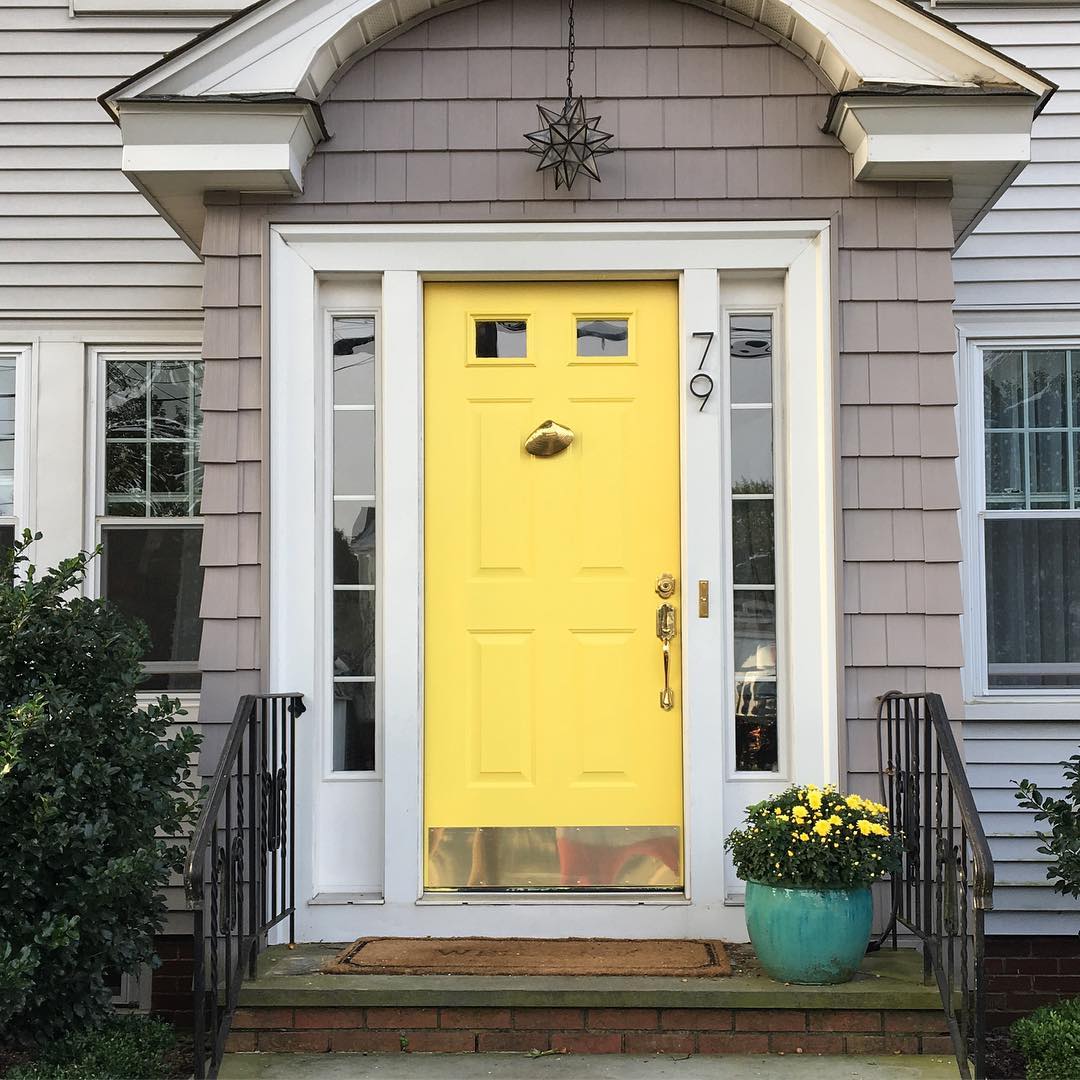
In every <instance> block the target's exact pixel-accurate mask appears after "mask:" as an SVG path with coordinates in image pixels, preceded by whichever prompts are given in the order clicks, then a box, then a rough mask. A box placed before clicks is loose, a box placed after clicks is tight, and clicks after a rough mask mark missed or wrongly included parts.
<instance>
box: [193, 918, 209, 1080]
mask: <svg viewBox="0 0 1080 1080" xmlns="http://www.w3.org/2000/svg"><path fill="white" fill-rule="evenodd" d="M205 930H206V928H205V926H204V924H203V909H202V902H201V901H200V902H199V904H198V905H197V906H196V908H195V910H194V911H193V912H192V936H193V937H194V939H195V952H194V955H193V956H192V973H191V989H192V997H193V998H194V1000H195V1010H194V1013H195V1015H194V1018H193V1021H194V1022H193V1028H194V1030H193V1032H192V1038H193V1039H194V1045H193V1047H192V1050H193V1054H194V1062H193V1064H194V1071H195V1080H205V1077H206V940H205Z"/></svg>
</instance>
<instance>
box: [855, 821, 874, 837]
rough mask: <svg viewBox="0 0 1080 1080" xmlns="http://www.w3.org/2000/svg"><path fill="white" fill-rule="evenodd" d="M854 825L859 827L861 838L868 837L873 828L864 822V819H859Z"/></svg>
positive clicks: (867, 822)
mask: <svg viewBox="0 0 1080 1080" xmlns="http://www.w3.org/2000/svg"><path fill="white" fill-rule="evenodd" d="M855 824H856V825H857V826H858V827H859V832H861V833H862V834H863V836H869V835H870V834H871V833H872V832H873V831H874V827H873V826H872V825H871V824H870V822H869V821H867V820H866V818H859V820H858V821H857V822H855Z"/></svg>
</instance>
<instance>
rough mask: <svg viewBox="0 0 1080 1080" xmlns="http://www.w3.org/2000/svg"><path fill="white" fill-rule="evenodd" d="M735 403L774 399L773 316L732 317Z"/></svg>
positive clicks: (732, 373)
mask: <svg viewBox="0 0 1080 1080" xmlns="http://www.w3.org/2000/svg"><path fill="white" fill-rule="evenodd" d="M731 400H732V401H733V402H736V403H738V404H746V403H748V402H749V403H753V402H760V401H771V400H772V316H771V315H732V316H731Z"/></svg>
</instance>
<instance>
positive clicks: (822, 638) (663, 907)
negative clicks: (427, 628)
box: [268, 220, 843, 940]
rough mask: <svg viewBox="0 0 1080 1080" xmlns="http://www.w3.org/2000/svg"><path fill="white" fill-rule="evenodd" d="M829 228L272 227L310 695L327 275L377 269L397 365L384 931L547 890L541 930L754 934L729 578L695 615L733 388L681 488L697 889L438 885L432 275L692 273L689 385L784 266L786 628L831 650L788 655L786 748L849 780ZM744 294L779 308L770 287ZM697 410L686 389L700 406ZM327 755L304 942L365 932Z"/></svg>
mask: <svg viewBox="0 0 1080 1080" xmlns="http://www.w3.org/2000/svg"><path fill="white" fill-rule="evenodd" d="M831 228H832V223H831V222H830V221H828V220H824V221H820V220H812V221H782V222H781V221H761V222H757V221H755V222H707V221H706V222H600V223H594V222H590V223H571V222H551V223H549V222H544V223H527V224H510V223H505V224H504V223H499V224H474V223H464V224H431V225H421V224H415V225H414V224H385V225H350V224H329V225H328V224H315V223H311V224H290V225H272V226H271V229H270V240H269V247H268V254H269V260H270V266H269V275H270V307H269V311H270V315H269V318H270V327H269V332H270V390H269V403H268V414H269V422H270V427H271V430H273V431H274V432H275V433H276V434H275V437H274V439H272V440H271V445H270V483H271V499H270V513H269V525H270V566H269V572H270V610H271V612H272V619H271V625H270V642H269V645H270V649H269V664H268V669H269V679H270V682H271V684H272V685H274V686H280V687H285V686H286V685H287V686H288V688H289V689H290V690H297V691H301V692H303V693H305V694H310V695H314V694H316V693H317V692H318V686H319V685H320V679H321V675H320V670H321V669H320V667H319V663H318V658H317V657H316V656H315V655H314V653H315V650H314V648H313V645H314V643H315V639H316V637H317V624H316V622H315V618H316V616H315V613H314V612H313V611H312V610H311V607H312V605H311V602H310V597H311V596H312V595H313V594H315V593H317V589H318V586H317V582H318V580H319V572H318V571H317V569H316V567H315V565H314V564H315V562H316V561H317V557H316V555H315V553H314V549H313V547H312V545H313V543H314V540H313V537H312V534H311V522H312V521H313V520H315V519H316V518H317V516H318V510H317V507H316V505H315V503H316V498H315V495H316V492H317V488H316V487H315V486H314V485H313V484H312V475H313V473H312V462H311V460H310V459H311V449H310V448H311V447H312V446H314V445H317V444H318V442H319V439H318V436H317V433H316V431H315V426H316V425H317V423H318V421H319V418H320V417H321V416H322V413H321V412H320V411H318V410H316V409H314V408H313V407H312V406H311V405H310V404H305V403H309V402H311V401H313V400H314V398H315V396H316V389H315V385H314V382H315V380H314V373H315V372H316V371H318V370H320V366H321V365H325V363H326V360H325V355H326V354H325V329H324V325H323V323H322V320H321V318H320V317H319V314H318V304H319V301H318V297H319V295H320V289H321V288H322V284H321V283H322V282H324V281H333V280H340V279H341V276H342V275H350V276H352V275H357V276H369V277H370V276H374V277H376V278H377V279H378V280H380V281H381V303H380V307H381V309H382V319H383V322H382V330H381V333H380V337H381V343H382V352H383V355H384V356H385V357H389V358H392V362H390V361H388V362H387V363H386V364H384V367H383V378H382V385H381V389H380V398H379V405H380V408H381V416H382V418H383V423H382V425H381V432H382V436H381V443H382V451H383V460H382V467H381V478H382V481H383V483H382V487H381V491H382V492H383V493H384V494H383V497H382V499H381V501H380V506H381V508H382V514H381V519H382V522H381V523H382V525H383V527H384V531H383V534H382V535H383V536H384V537H385V536H387V535H388V533H389V531H390V530H392V534H393V541H392V542H391V543H389V544H384V545H383V547H382V549H381V553H382V558H381V560H380V566H379V570H378V581H379V585H380V587H381V589H382V592H383V595H384V597H391V596H392V597H393V598H394V599H393V603H388V604H386V605H385V607H384V611H383V616H382V623H381V635H382V638H381V643H382V657H383V665H382V671H383V674H382V686H383V692H384V697H383V701H384V705H383V709H384V711H385V714H386V716H387V717H389V718H391V722H390V723H388V724H386V726H385V728H384V744H383V771H384V776H385V782H386V792H385V794H386V812H385V821H384V825H383V832H382V840H383V845H382V846H383V850H384V852H385V855H384V857H383V861H382V862H381V864H380V865H381V869H382V872H383V873H382V892H381V896H382V903H381V905H380V906H371V907H369V908H368V909H367V911H366V912H365V920H366V926H367V927H368V930H369V931H370V932H371V933H380V934H392V935H394V934H396V935H401V934H404V935H406V936H409V935H421V936H422V935H424V934H429V933H439V934H446V933H472V934H475V933H489V934H490V933H514V932H520V931H521V929H522V923H521V921H520V915H519V914H515V913H514V911H513V908H514V907H515V906H518V905H520V904H522V903H524V902H529V903H530V904H531V911H532V914H531V915H530V922H529V928H530V929H529V932H530V933H536V934H540V935H544V936H551V935H553V934H554V935H555V936H558V934H563V935H566V934H570V935H572V936H595V935H596V934H602V933H604V932H610V931H611V928H612V926H613V925H614V926H617V928H619V929H620V932H624V933H627V934H629V935H630V936H635V935H641V934H647V935H651V936H657V935H658V934H659V935H660V936H673V937H678V936H683V935H684V934H685V933H706V932H708V933H712V934H716V933H723V932H725V927H726V928H727V929H726V932H727V933H730V934H736V933H742V932H743V931H742V930H741V929H740V927H741V925H742V915H741V913H739V912H737V911H734V912H732V914H731V915H730V916H724V917H723V919H722V923H723V925H720V924H717V922H716V919H717V912H718V911H719V910H720V909H721V907H722V905H723V904H724V902H725V900H726V892H725V881H724V878H725V872H724V859H723V852H722V838H723V835H724V831H725V829H727V828H729V827H730V826H731V825H733V824H735V822H734V821H731V820H728V819H729V817H730V815H725V812H724V809H723V795H722V790H721V789H722V787H723V785H720V784H717V783H716V774H717V770H718V769H721V770H722V769H724V768H725V765H724V763H725V760H726V758H725V745H724V744H725V740H726V726H725V724H724V723H722V718H723V717H724V716H725V715H726V714H727V713H729V712H730V709H731V706H730V703H729V699H728V696H727V683H726V680H725V679H724V678H723V676H722V674H721V673H722V670H723V668H722V664H723V660H722V658H724V657H727V656H729V655H730V651H729V648H728V635H727V633H726V631H724V619H723V618H721V617H720V614H721V613H720V611H719V610H718V607H717V606H715V599H716V598H717V597H716V593H715V592H714V593H713V597H714V608H713V614H712V616H711V618H709V619H707V620H705V619H697V618H695V617H694V616H695V615H696V610H695V604H694V601H695V599H696V591H695V590H696V583H697V581H698V580H699V579H708V580H711V582H712V583H713V588H714V589H718V588H720V587H721V586H720V583H721V582H723V581H726V580H728V577H729V574H727V573H725V571H726V568H727V566H728V565H729V564H730V551H729V550H728V548H727V545H726V541H725V538H724V532H723V523H722V517H721V514H722V507H723V504H724V501H725V497H726V496H725V495H724V493H722V491H721V484H720V481H719V475H718V474H719V462H720V459H721V449H720V448H721V446H722V442H721V436H722V431H721V428H720V425H719V423H718V418H717V416H716V415H715V412H716V410H717V409H719V402H718V400H717V399H718V398H719V395H718V394H717V395H714V402H713V404H711V405H709V406H707V408H706V416H707V418H708V420H709V422H708V423H702V424H696V425H693V427H692V428H691V427H690V426H689V425H687V426H686V427H685V429H684V431H683V432H682V439H683V445H682V455H683V482H684V483H695V484H696V483H697V480H695V479H692V477H691V474H693V477H699V478H700V477H701V476H703V475H707V476H708V477H709V478H710V479H709V485H710V486H709V490H708V492H707V493H706V494H705V495H703V497H701V498H697V497H696V495H695V498H693V499H689V500H687V499H685V498H684V499H683V500H682V504H683V514H684V524H683V533H682V535H683V544H684V552H683V560H682V567H683V571H682V572H683V575H684V578H685V582H684V588H685V586H686V584H687V583H690V590H689V591H688V592H684V601H686V603H684V610H683V615H684V617H683V620H682V623H681V628H680V632H681V633H682V634H683V663H684V678H683V684H682V685H683V687H684V699H685V701H684V710H685V711H684V721H685V731H686V736H685V737H684V750H685V753H686V758H685V768H684V782H685V783H686V785H687V787H686V791H687V792H688V793H689V794H690V797H689V798H687V799H685V800H684V804H685V807H686V819H685V820H686V842H687V862H686V868H687V876H686V891H685V897H680V898H663V899H655V898H648V897H646V898H644V899H642V898H635V897H630V898H622V899H619V898H612V897H610V896H598V897H594V898H592V899H589V898H581V897H574V898H569V899H567V898H559V897H557V896H556V897H553V896H544V897H540V898H537V899H534V900H532V901H524V900H522V898H520V897H507V898H500V897H491V898H487V897H481V898H475V897H470V898H469V899H468V901H467V902H463V901H461V900H460V899H458V898H455V897H449V898H433V897H429V896H425V895H424V891H423V854H424V842H423V841H424V837H423V830H422V824H421V823H422V813H421V811H422V804H421V800H422V790H423V777H422V768H421V762H422V761H423V725H422V717H423V686H422V678H421V673H422V671H423V654H422V643H423V580H422V579H423V574H422V567H423V561H422V560H423V546H422V544H423V521H422V508H423V472H422V439H423V398H422V393H421V388H422V386H423V379H422V369H423V303H422V292H423V284H424V282H425V281H431V280H445V279H448V278H449V279H454V278H460V277H466V278H472V279H481V280H491V279H496V278H500V277H502V278H506V277H513V278H515V279H518V280H520V279H522V278H526V279H544V278H548V279H550V278H553V277H557V278H559V279H566V278H568V277H569V278H574V277H581V278H584V279H589V280H592V279H595V278H596V277H597V276H611V275H613V276H616V277H620V276H621V277H627V278H633V277H641V276H645V277H666V278H673V279H677V280H679V281H680V283H681V287H680V303H681V318H680V342H681V349H680V353H681V355H680V363H681V365H682V367H681V369H680V371H681V375H680V378H681V379H682V386H683V388H684V390H686V384H687V382H688V376H689V374H691V373H692V369H691V368H690V366H689V365H690V362H691V357H693V364H694V366H695V367H696V364H697V359H698V358H699V355H700V354H699V351H698V349H697V348H696V347H695V348H693V351H691V346H690V344H689V341H690V337H689V335H690V334H691V333H693V332H697V331H706V330H713V331H715V332H716V333H717V334H720V333H721V323H720V314H721V311H720V308H721V299H720V297H721V289H720V281H721V276H722V275H725V274H737V275H747V276H752V273H753V271H755V270H757V271H761V270H764V271H767V272H769V274H770V275H775V276H778V277H783V279H784V282H785V285H784V294H783V313H784V314H783V337H784V339H785V361H784V371H783V378H782V380H781V381H780V386H781V387H782V391H781V392H782V393H783V394H785V395H790V397H791V399H792V400H793V401H798V402H800V403H801V407H800V408H799V409H797V410H790V412H789V416H788V422H787V424H786V425H785V430H784V436H783V440H782V442H781V443H779V444H778V445H777V449H776V454H777V458H778V459H782V460H784V461H785V468H786V470H787V481H788V484H787V498H786V503H787V507H786V510H787V513H788V521H789V522H790V526H789V527H790V528H791V529H797V530H798V533H799V535H800V537H803V536H805V542H803V543H800V544H798V545H790V546H789V549H788V550H787V552H786V557H787V560H788V562H789V567H788V581H789V582H790V585H791V589H792V600H791V604H790V606H789V611H788V621H789V623H790V626H789V628H788V630H787V633H788V635H789V636H788V639H789V640H804V639H805V640H811V641H814V642H815V643H816V644H817V647H816V648H813V649H801V650H798V651H795V650H789V651H788V652H789V654H788V656H787V658H786V662H785V664H784V672H785V676H786V679H787V693H788V694H789V695H790V697H791V699H792V700H793V701H795V702H798V710H797V725H796V728H795V729H794V730H793V731H792V733H791V738H790V742H789V760H790V765H791V769H792V773H793V776H794V778H795V779H797V780H803V781H807V782H808V781H811V780H812V781H814V782H818V783H822V782H830V781H837V780H838V779H839V775H840V766H841V761H842V750H841V744H842V741H843V713H842V708H841V702H842V700H843V693H842V678H843V672H842V656H841V654H840V651H839V648H838V641H839V625H840V619H839V608H840V597H839V592H838V585H837V581H838V559H839V551H838V543H837V540H838V537H839V525H838V522H837V505H836V494H835V493H836V490H837V488H838V479H837V473H838V469H839V459H838V454H837V451H836V432H837V428H836V421H835V418H836V415H837V414H836V389H835V383H836V366H835V359H834V353H833V345H832V321H833V311H832V306H831V269H830V268H831V244H832V240H831ZM746 306H747V307H753V308H756V309H759V310H760V309H762V306H761V305H760V304H759V303H758V302H750V303H748V304H747V305H746ZM793 330H794V331H797V332H793ZM779 331H780V327H777V328H776V332H778V333H779ZM714 364H715V366H713V365H714ZM709 366H711V367H712V372H713V374H714V378H715V377H717V376H720V377H721V378H722V375H721V372H720V361H719V357H717V359H716V360H715V361H710V364H709V365H707V367H709ZM697 405H698V401H697V400H696V399H693V398H690V397H689V391H688V390H686V397H685V398H684V400H683V415H684V417H689V416H690V415H691V414H690V410H691V409H693V410H696V408H697ZM709 413H713V414H714V415H712V416H711V417H710V416H709V415H708V414H709ZM710 462H711V464H709V463H710ZM703 470H711V471H705V472H703ZM693 490H694V491H695V492H697V490H698V488H697V487H694V489H693ZM702 490H704V489H702ZM690 538H693V542H692V543H690ZM713 538H715V539H713ZM688 543H689V544H690V546H689V547H687V545H688ZM320 544H321V541H320ZM309 553H310V554H309ZM688 666H689V667H688ZM690 667H692V670H694V671H695V673H696V674H695V677H694V679H693V680H689V679H687V678H686V670H688V669H689V668H690ZM703 670H711V671H714V672H717V673H718V674H719V675H720V677H714V678H709V679H701V678H699V677H698V674H699V673H700V672H702V671H703ZM313 742H317V740H313ZM324 762H325V757H324V755H323V752H322V751H321V750H320V748H319V747H318V746H317V745H313V744H311V743H307V742H305V743H303V744H299V745H298V746H297V788H298V790H297V805H298V812H299V813H300V814H301V815H302V817H303V818H304V819H305V820H308V822H309V827H310V830H311V834H312V835H313V836H314V837H315V842H314V843H313V844H312V845H309V846H308V847H307V848H305V849H304V850H303V851H301V852H298V861H297V890H298V892H299V894H300V895H301V897H302V898H306V899H307V903H306V904H303V905H302V906H301V909H300V911H298V919H299V921H300V925H299V927H298V932H299V933H300V934H301V937H302V938H303V939H305V940H344V939H345V938H347V937H350V936H352V934H353V932H354V930H355V915H354V914H353V913H351V912H350V911H349V906H348V905H349V904H351V903H355V902H356V901H355V899H353V898H352V897H350V896H349V893H350V892H353V891H354V889H352V888H346V886H347V885H349V886H351V885H352V882H351V881H349V882H346V881H340V882H338V881H334V882H329V881H328V880H327V878H326V870H325V866H326V865H327V860H326V859H325V855H324V854H323V853H322V851H321V850H320V849H321V848H323V847H325V846H326V845H328V844H330V845H333V846H334V847H335V851H336V850H337V849H338V847H340V845H339V841H338V838H337V836H336V834H338V833H341V834H343V835H344V837H345V840H347V841H348V842H349V843H352V844H353V845H354V846H355V845H356V840H357V838H361V837H364V835H365V828H366V826H365V824H364V823H362V822H359V821H357V820H356V818H355V817H344V818H340V817H339V818H330V817H326V816H323V812H322V811H321V810H320V807H326V806H328V805H330V803H333V804H334V805H343V804H341V803H340V800H338V796H337V795H335V794H333V793H332V792H331V790H330V789H331V788H334V789H338V790H340V789H342V788H343V786H344V785H342V784H340V783H338V784H334V785H330V784H325V783H324V782H323V765H324ZM740 775H746V774H740ZM756 775H757V774H755V777H756ZM761 776H762V780H763V781H764V783H765V784H768V785H770V786H771V785H775V783H776V774H773V773H769V774H761ZM728 786H729V787H731V785H728ZM751 786H756V785H751V784H750V783H747V784H746V790H747V795H748V796H749V797H747V798H744V799H743V800H742V802H741V804H740V805H741V806H745V805H746V804H747V803H748V802H751V801H753V797H752V795H753V793H752V792H751V791H750V788H751ZM766 793H767V792H766ZM342 850H344V848H342ZM330 861H332V862H333V861H334V860H330ZM347 869H348V868H347V867H346V872H347ZM336 872H337V863H336V862H335V873H336ZM364 884H366V882H363V881H360V880H356V882H355V885H356V886H361V885H364ZM332 893H334V894H336V895H331V894H332ZM500 905H502V907H501V908H500ZM615 912H617V913H618V914H617V916H616V915H615V914H613V913H615ZM613 920H617V922H616V921H613ZM723 920H727V921H726V922H724V921H723Z"/></svg>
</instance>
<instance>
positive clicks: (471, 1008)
mask: <svg viewBox="0 0 1080 1080" xmlns="http://www.w3.org/2000/svg"><path fill="white" fill-rule="evenodd" d="M336 948H337V947H336V946H331V945H302V946H297V947H296V948H295V949H287V948H274V949H271V950H269V951H268V952H267V953H266V954H265V955H264V956H263V957H262V958H261V961H260V968H259V974H258V978H256V979H255V980H253V981H250V982H247V983H245V985H244V986H243V987H242V989H241V992H240V1007H239V1009H238V1010H237V1013H236V1015H235V1017H234V1020H233V1024H232V1030H231V1033H230V1036H229V1041H228V1044H227V1049H228V1050H229V1051H231V1052H234V1053H236V1052H239V1053H247V1052H264V1053H290V1054H303V1053H326V1052H327V1051H335V1052H344V1053H349V1052H362V1053H372V1054H382V1053H395V1052H397V1053H401V1052H402V1051H406V1052H412V1053H443V1054H459V1053H486V1052H502V1053H508V1052H522V1053H530V1052H532V1053H553V1054H565V1053H571V1054H598V1055H604V1054H672V1055H683V1056H685V1055H689V1054H744V1055H745V1054H751V1055H752V1054H759V1053H776V1054H780V1053H785V1054H799V1055H809V1054H852V1055H867V1054H928V1055H947V1054H951V1053H952V1043H951V1041H950V1039H949V1036H948V1031H947V1028H946V1025H945V1020H944V1016H943V1013H942V1009H941V1001H940V998H939V997H938V991H937V989H936V987H934V986H928V985H925V984H924V983H923V980H922V961H921V959H920V958H919V956H918V955H917V954H916V953H914V952H911V951H903V950H901V951H899V952H892V951H882V952H879V953H876V954H873V955H871V956H869V957H867V958H866V961H865V962H864V964H863V968H862V970H861V971H860V972H859V974H858V975H857V976H856V978H855V979H854V980H853V981H852V982H850V983H844V984H842V985H840V986H791V985H787V984H783V983H777V982H773V981H772V980H771V979H769V978H767V977H766V976H764V975H763V974H762V973H761V972H760V970H758V969H757V966H756V962H755V960H754V958H753V955H752V953H749V952H748V951H746V950H745V949H741V948H739V947H736V948H733V949H732V964H733V968H734V974H732V975H731V976H730V977H727V978H710V979H692V978H671V977H663V978H659V977H658V978H642V977H636V976H605V977H584V976H575V977H566V976H560V977H554V976H405V975H326V974H323V973H322V971H321V968H322V966H323V965H324V964H325V963H326V961H327V960H328V959H329V958H330V957H332V956H333V954H334V952H335V950H336Z"/></svg>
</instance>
